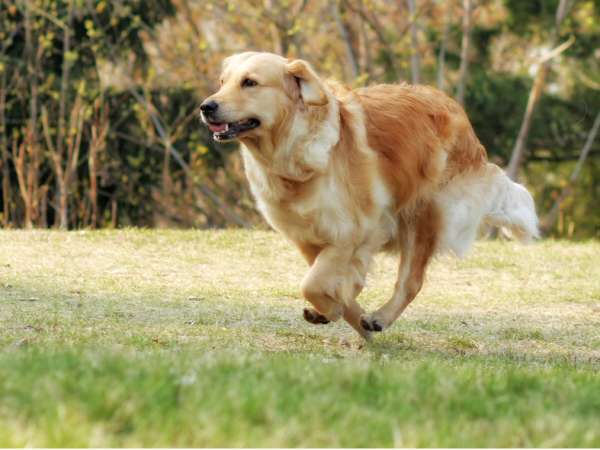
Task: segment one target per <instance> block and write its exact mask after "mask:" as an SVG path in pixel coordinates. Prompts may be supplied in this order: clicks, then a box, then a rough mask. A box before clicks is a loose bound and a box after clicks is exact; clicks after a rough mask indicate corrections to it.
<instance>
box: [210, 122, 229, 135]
mask: <svg viewBox="0 0 600 450" xmlns="http://www.w3.org/2000/svg"><path fill="white" fill-rule="evenodd" d="M226 128H227V124H226V123H209V124H208V129H209V130H210V131H212V132H213V133H219V132H221V131H225V129H226Z"/></svg>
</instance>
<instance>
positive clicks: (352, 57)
mask: <svg viewBox="0 0 600 450" xmlns="http://www.w3.org/2000/svg"><path fill="white" fill-rule="evenodd" d="M331 12H332V14H333V17H334V19H335V23H336V25H337V28H338V30H339V32H340V36H341V37H342V41H343V43H344V49H345V50H346V60H347V61H348V65H347V67H348V70H349V77H350V79H351V80H355V79H356V78H357V77H358V75H359V74H360V68H359V67H358V58H357V57H356V50H355V48H354V45H352V39H351V37H350V32H349V31H348V27H347V26H346V24H345V23H344V21H343V19H342V17H341V14H340V5H339V2H337V1H332V2H331Z"/></svg>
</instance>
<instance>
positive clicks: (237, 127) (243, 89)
mask: <svg viewBox="0 0 600 450" xmlns="http://www.w3.org/2000/svg"><path fill="white" fill-rule="evenodd" d="M220 82H221V87H220V88H219V90H218V91H217V92H216V93H215V94H213V95H211V96H210V97H208V98H207V99H206V100H204V101H203V102H202V104H201V105H200V110H201V117H202V121H203V122H204V123H206V124H207V125H208V128H209V129H210V131H211V132H212V133H213V137H214V139H215V140H216V141H219V142H224V141H230V140H234V139H240V140H243V139H245V138H257V137H265V136H269V134H270V133H272V132H273V130H275V129H277V128H278V127H279V126H280V125H281V123H282V121H284V120H286V119H289V117H290V114H293V113H295V112H296V111H297V110H302V109H303V107H304V106H303V105H326V104H327V102H328V99H327V94H326V91H325V89H324V86H323V83H322V82H321V80H320V79H319V77H318V76H317V75H316V74H315V72H314V71H313V69H312V68H311V67H310V65H309V64H308V63H307V62H305V61H302V60H299V59H297V60H292V61H290V60H288V59H286V58H283V57H281V56H279V55H275V54H272V53H258V52H246V53H240V54H236V55H233V56H230V57H229V58H227V59H225V61H224V62H223V70H222V73H221V78H220Z"/></svg>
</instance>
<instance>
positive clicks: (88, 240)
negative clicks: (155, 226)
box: [0, 230, 600, 447]
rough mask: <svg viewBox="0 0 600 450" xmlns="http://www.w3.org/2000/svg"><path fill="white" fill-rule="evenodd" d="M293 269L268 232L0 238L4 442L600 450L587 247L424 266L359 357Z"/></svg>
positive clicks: (297, 261)
mask: <svg viewBox="0 0 600 450" xmlns="http://www.w3.org/2000/svg"><path fill="white" fill-rule="evenodd" d="M395 266H396V261H395V259H394V258H392V257H390V256H381V257H378V259H377V260H376V264H375V265H374V268H373V272H372V275H371V277H370V279H369V283H368V286H367V289H366V290H365V292H364V293H363V294H362V296H361V301H362V303H363V305H365V306H366V308H367V309H369V310H370V309H373V308H375V307H376V306H377V305H379V304H381V303H382V302H384V301H385V300H386V298H387V297H388V296H389V295H390V294H391V290H392V287H393V283H394V279H395ZM304 271H305V267H304V263H303V261H302V260H301V258H300V257H299V255H298V254H297V253H296V252H295V251H294V250H293V249H292V248H291V247H290V246H289V245H288V244H287V243H286V242H285V241H284V240H283V239H282V238H281V237H280V236H278V235H276V234H274V233H270V232H262V231H252V232H248V231H140V230H124V231H100V232H89V231H88V232H69V233H63V232H55V231H54V232H47V231H34V232H25V231H0V446H24V445H25V446H82V447H84V446H258V447H261V446H308V447H311V446H325V447H327V446H351V447H361V446H375V447H377V446H466V447H469V446H500V447H501V446H548V447H554V446H587V447H599V446H600V243H599V242H587V243H568V242H553V241H542V242H538V243H536V244H534V245H530V246H520V245H518V244H515V243H510V242H480V243H478V244H477V245H476V247H475V249H474V250H473V252H472V253H471V254H470V256H469V257H467V258H466V259H464V260H456V259H453V258H450V257H440V258H438V259H437V260H436V261H435V262H434V263H433V265H432V268H431V270H430V271H429V274H428V277H427V281H426V284H425V287H424V289H423V291H422V293H421V295H420V296H419V297H418V298H417V300H415V302H414V303H413V304H412V305H411V306H410V307H409V309H408V310H407V311H406V313H405V315H403V316H402V317H401V318H400V319H399V320H398V321H397V322H396V323H395V324H394V326H393V327H391V328H390V329H389V330H387V331H386V332H385V333H383V334H382V335H378V336H376V338H375V339H374V340H373V342H372V343H369V344H367V345H364V346H362V347H361V346H360V345H359V344H360V340H359V338H358V337H357V336H355V334H354V332H353V331H352V330H351V329H350V327H349V326H347V325H346V324H344V323H342V322H340V323H335V324H330V325H327V326H314V325H310V324H308V323H306V322H304V320H303V319H302V307H303V306H304V303H303V301H302V300H301V298H300V295H299V288H298V286H299V284H300V280H301V279H302V276H303V274H304Z"/></svg>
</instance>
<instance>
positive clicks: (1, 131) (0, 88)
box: [0, 71, 10, 228]
mask: <svg viewBox="0 0 600 450" xmlns="http://www.w3.org/2000/svg"><path fill="white" fill-rule="evenodd" d="M5 111H6V71H4V72H2V78H0V157H1V159H0V163H1V164H2V225H3V226H4V228H6V227H8V225H9V224H10V172H9V167H8V147H7V146H8V141H7V139H6V115H5Z"/></svg>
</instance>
